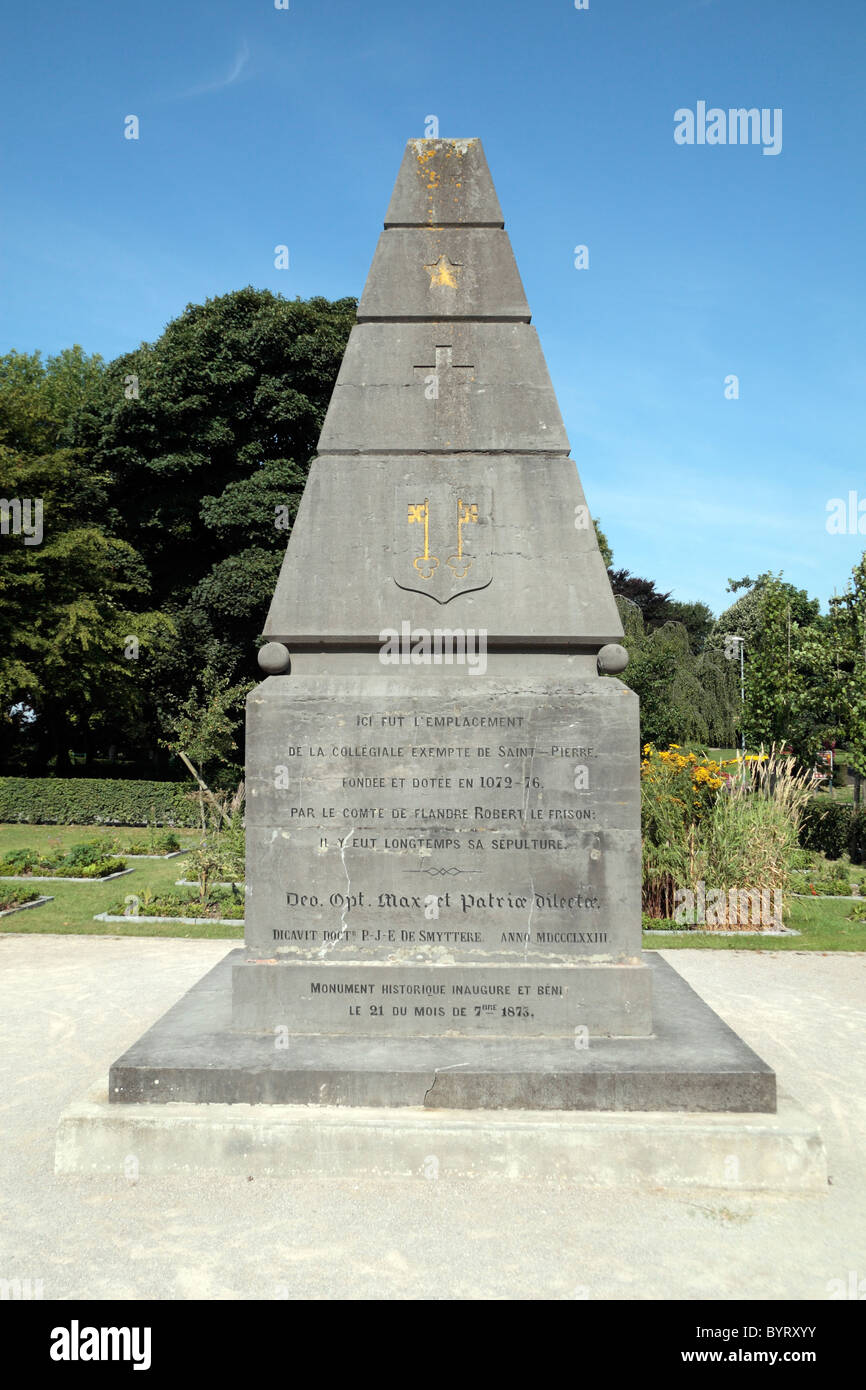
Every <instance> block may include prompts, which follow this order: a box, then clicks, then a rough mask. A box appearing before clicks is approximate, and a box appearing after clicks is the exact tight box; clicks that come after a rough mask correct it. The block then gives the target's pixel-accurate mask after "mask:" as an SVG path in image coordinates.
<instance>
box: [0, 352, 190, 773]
mask: <svg viewBox="0 0 866 1390" xmlns="http://www.w3.org/2000/svg"><path fill="white" fill-rule="evenodd" d="M102 370H103V368H102V363H101V359H99V358H98V357H95V358H87V357H86V356H85V355H84V354H83V353H82V351H81V349H80V348H78V347H76V348H72V349H69V350H68V351H67V352H64V353H61V354H59V355H58V356H57V357H50V358H48V360H47V361H46V362H45V363H43V362H42V360H41V357H40V354H39V353H33V354H23V353H9V354H7V355H6V356H5V357H3V358H0V473H2V477H3V490H4V496H5V497H6V499H7V501H8V500H9V499H12V498H14V499H17V500H19V501H22V500H24V499H27V500H28V502H29V504H30V507H31V516H32V517H34V518H35V517H36V516H39V517H40V518H41V525H40V530H41V533H42V534H41V536H37V533H36V531H35V530H34V531H33V534H32V537H31V539H32V540H33V541H34V542H35V543H33V544H30V543H28V542H27V540H26V539H25V537H24V536H23V535H22V534H14V533H12V532H11V531H10V533H9V534H6V535H4V536H3V537H2V538H0V599H2V602H0V709H2V720H0V731H2V734H0V737H2V740H3V747H4V753H5V755H6V756H7V757H8V756H10V755H12V754H14V753H16V752H17V753H19V755H20V752H21V749H22V746H23V745H24V744H26V743H29V744H30V745H32V746H34V747H35V750H36V759H37V761H40V762H47V761H48V760H50V759H53V760H54V762H55V766H56V767H57V769H58V770H63V769H64V768H65V767H66V766H67V764H68V761H69V750H70V747H71V746H72V745H73V744H75V745H77V747H78V748H79V749H81V750H82V751H84V752H85V753H86V752H87V751H88V750H89V747H90V740H91V739H92V737H93V735H94V734H95V733H98V732H99V731H100V730H101V731H102V732H105V733H109V734H110V732H111V731H117V730H119V729H122V728H123V727H127V728H128V727H129V726H130V725H132V724H134V722H135V720H136V718H137V717H138V715H139V713H140V711H141V709H142V706H143V703H144V689H145V687H144V682H143V679H142V672H143V669H144V667H145V666H146V664H147V657H148V653H149V651H151V650H152V649H153V648H154V647H156V646H158V645H159V643H160V642H162V641H164V640H165V639H166V638H167V637H168V635H169V634H170V624H169V623H168V621H167V619H166V618H165V617H164V615H162V614H160V613H159V612H157V611H155V610H153V609H152V608H150V607H148V606H147V605H146V603H145V602H143V599H144V598H145V596H146V595H147V590H148V577H147V571H146V569H145V567H144V565H143V564H142V562H141V558H140V556H139V555H138V554H137V552H136V550H135V549H134V547H133V546H132V545H131V544H130V543H129V542H128V541H126V540H124V539H121V538H120V537H118V536H116V535H113V534H112V533H111V526H110V521H111V516H110V508H109V507H108V503H107V490H108V479H107V478H106V476H105V475H104V474H102V473H100V472H99V471H98V470H97V469H95V468H94V467H93V466H92V463H91V461H90V459H89V456H88V454H87V451H86V450H85V449H84V448H82V447H81V445H80V443H79V422H80V419H81V416H82V411H83V409H84V408H85V406H86V405H88V404H89V403H90V402H91V401H92V400H93V398H94V396H95V395H96V393H97V392H98V389H99V385H100V380H101V375H102Z"/></svg>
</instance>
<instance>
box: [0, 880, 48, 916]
mask: <svg viewBox="0 0 866 1390" xmlns="http://www.w3.org/2000/svg"><path fill="white" fill-rule="evenodd" d="M50 901H51V899H50V898H45V897H43V896H42V894H41V893H40V892H39V889H38V888H19V887H18V886H17V885H16V886H15V887H9V886H7V885H6V884H5V883H0V916H2V915H3V914H4V913H6V912H17V911H18V910H19V908H22V907H33V906H34V905H35V904H36V903H40V902H50Z"/></svg>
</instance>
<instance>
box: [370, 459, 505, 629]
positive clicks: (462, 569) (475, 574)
mask: <svg viewBox="0 0 866 1390" xmlns="http://www.w3.org/2000/svg"><path fill="white" fill-rule="evenodd" d="M491 503H492V499H491V491H490V488H489V487H482V486H478V485H476V484H469V485H467V484H466V483H446V482H443V483H438V482H437V483H432V482H428V483H427V484H426V485H424V484H422V487H419V488H417V489H415V488H411V487H410V486H409V485H408V484H406V485H404V486H403V487H401V488H398V489H397V498H396V514H395V526H396V536H395V546H394V559H395V569H394V578H395V580H396V581H397V583H398V584H399V586H400V588H401V589H416V590H417V591H418V592H419V593H422V594H429V595H430V597H431V598H434V599H435V600H436V602H437V603H447V602H448V600H449V599H451V598H453V597H454V596H455V594H458V593H466V592H467V591H468V590H470V589H483V588H484V587H485V585H487V584H489V583H490V580H491V577H492V570H491V533H492V514H491Z"/></svg>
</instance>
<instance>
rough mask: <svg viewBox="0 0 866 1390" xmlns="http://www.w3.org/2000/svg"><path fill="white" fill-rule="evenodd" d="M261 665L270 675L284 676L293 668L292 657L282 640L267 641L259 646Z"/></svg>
mask: <svg viewBox="0 0 866 1390" xmlns="http://www.w3.org/2000/svg"><path fill="white" fill-rule="evenodd" d="M259 665H260V666H261V668H262V670H263V671H264V672H265V673H266V675H269V676H282V675H285V673H286V672H287V671H289V670H290V669H291V665H292V658H291V656H290V655H289V649H288V647H285V646H283V643H282V642H266V643H265V645H264V646H263V647H260V648H259Z"/></svg>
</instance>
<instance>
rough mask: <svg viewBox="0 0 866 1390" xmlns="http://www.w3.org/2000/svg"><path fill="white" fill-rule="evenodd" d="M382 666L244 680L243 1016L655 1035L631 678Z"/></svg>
mask: <svg viewBox="0 0 866 1390" xmlns="http://www.w3.org/2000/svg"><path fill="white" fill-rule="evenodd" d="M370 665H371V666H372V665H373V663H372V661H371V662H370ZM373 669H374V671H375V667H373ZM381 669H383V668H381V667H380V670H381ZM386 669H387V668H385V670H383V673H382V674H378V673H374V674H367V673H365V674H361V673H360V672H359V674H357V675H355V676H318V677H313V676H308V677H304V676H295V675H290V676H280V677H272V678H270V679H269V680H267V681H265V682H264V683H263V684H262V685H260V686H259V687H258V689H257V690H256V691H254V692H253V694H252V695H251V696H250V699H249V705H248V727H247V806H248V810H247V856H248V858H247V883H248V888H247V904H246V922H247V926H246V941H247V948H248V950H247V959H246V960H245V962H244V963H243V965H241V966H238V967H237V969H236V971H235V985H234V990H235V1007H234V1023H235V1026H236V1027H237V1028H239V1029H241V1030H252V1031H268V1032H273V1031H274V1029H275V1028H277V1027H279V1026H283V1027H285V1028H287V1029H288V1030H289V1032H291V1033H296V1034H309V1033H323V1034H332V1035H334V1036H350V1037H356V1038H357V1039H359V1040H360V1039H362V1038H365V1037H382V1036H395V1037H407V1036H408V1037H411V1036H415V1037H437V1036H445V1037H501V1038H512V1037H514V1038H518V1037H574V1036H575V1035H576V1034H579V1033H580V1031H581V1030H585V1031H586V1032H587V1033H588V1034H589V1035H590V1036H595V1037H619V1036H621V1037H625V1036H629V1037H634V1036H641V1035H644V1036H646V1035H648V1034H649V1033H651V1032H652V1015H651V1001H650V980H649V973H648V971H647V969H646V967H645V966H644V965H643V964H641V962H640V933H641V917H640V813H639V788H638V783H637V759H636V757H635V753H634V750H635V745H636V742H637V738H638V728H637V700H636V698H635V696H634V695H633V694H632V692H631V691H629V690H628V689H627V688H626V687H625V686H623V685H622V684H621V683H620V682H619V681H615V680H599V679H598V677H595V678H593V679H585V678H584V679H581V678H579V677H578V676H573V677H571V678H570V679H568V678H567V677H566V676H565V675H563V677H562V678H560V680H559V681H555V680H553V679H547V680H533V679H531V677H529V676H528V675H526V676H516V677H514V678H512V679H511V680H510V681H507V680H504V679H501V678H494V677H491V676H488V675H486V674H484V675H478V676H477V678H476V677H473V676H472V675H471V674H469V673H468V672H467V670H466V669H465V668H464V669H463V670H462V672H461V673H460V674H458V673H456V672H454V671H453V670H452V671H450V672H449V671H447V669H441V670H437V669H436V668H435V667H432V668H427V667H422V668H420V669H419V668H417V667H416V668H414V669H405V668H403V669H400V668H398V669H397V670H396V671H395V672H394V673H393V674H387V673H385V671H386Z"/></svg>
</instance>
